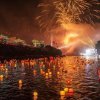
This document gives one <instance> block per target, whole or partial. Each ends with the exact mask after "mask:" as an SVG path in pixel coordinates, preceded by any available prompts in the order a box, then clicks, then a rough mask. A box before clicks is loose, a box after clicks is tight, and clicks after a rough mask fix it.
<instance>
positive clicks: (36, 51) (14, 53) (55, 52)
mask: <svg viewBox="0 0 100 100" xmlns="http://www.w3.org/2000/svg"><path fill="white" fill-rule="evenodd" d="M61 55H62V52H61V50H59V49H56V48H54V47H51V46H49V45H47V46H45V47H42V48H36V47H32V46H27V45H11V44H0V59H1V60H2V59H26V58H40V57H49V56H61Z"/></svg>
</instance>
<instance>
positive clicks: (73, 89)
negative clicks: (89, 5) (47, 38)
mask: <svg viewBox="0 0 100 100" xmlns="http://www.w3.org/2000/svg"><path fill="white" fill-rule="evenodd" d="M97 68H98V66H97V63H96V61H95V60H93V59H92V60H86V59H85V58H83V57H74V56H72V57H63V58H60V57H57V58H53V57H51V58H50V59H48V58H40V59H31V60H29V59H27V60H21V61H19V60H15V59H13V60H10V61H4V63H2V64H0V100H9V99H11V100H18V99H20V100H66V99H67V100H89V99H90V100H99V99H100V82H99V77H98V74H97Z"/></svg>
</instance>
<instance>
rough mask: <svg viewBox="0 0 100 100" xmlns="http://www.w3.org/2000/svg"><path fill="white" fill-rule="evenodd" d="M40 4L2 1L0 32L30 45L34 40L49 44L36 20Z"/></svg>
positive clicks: (27, 0)
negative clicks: (23, 40)
mask: <svg viewBox="0 0 100 100" xmlns="http://www.w3.org/2000/svg"><path fill="white" fill-rule="evenodd" d="M99 1H100V0H99ZM40 2H41V0H0V32H6V33H5V34H8V35H10V36H16V37H19V38H21V39H25V40H26V41H27V42H28V43H30V42H31V40H32V39H39V40H45V41H46V42H47V40H48V38H47V36H46V35H44V34H43V33H42V32H40V29H39V26H38V24H37V22H36V20H35V18H36V16H37V15H38V12H39V8H37V5H38V4H39V3H40ZM49 42H50V41H49Z"/></svg>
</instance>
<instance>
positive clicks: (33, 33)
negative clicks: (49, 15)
mask: <svg viewBox="0 0 100 100" xmlns="http://www.w3.org/2000/svg"><path fill="white" fill-rule="evenodd" d="M39 2H40V0H0V32H7V33H6V34H9V35H10V36H16V37H20V38H22V39H25V40H26V41H27V42H30V41H31V39H33V38H36V39H41V40H42V39H43V35H42V36H40V35H39V34H40V31H39V27H38V24H37V23H36V20H35V18H36V16H37V14H38V8H37V5H38V4H39ZM38 36H39V37H38Z"/></svg>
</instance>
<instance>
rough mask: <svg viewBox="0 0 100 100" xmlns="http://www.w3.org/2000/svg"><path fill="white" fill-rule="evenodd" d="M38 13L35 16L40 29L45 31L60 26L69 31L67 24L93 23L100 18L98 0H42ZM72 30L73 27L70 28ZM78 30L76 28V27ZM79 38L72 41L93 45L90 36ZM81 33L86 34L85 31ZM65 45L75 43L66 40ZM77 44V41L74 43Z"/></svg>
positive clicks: (68, 45) (50, 30)
mask: <svg viewBox="0 0 100 100" xmlns="http://www.w3.org/2000/svg"><path fill="white" fill-rule="evenodd" d="M38 7H39V8H40V15H39V16H38V17H37V18H36V20H37V22H38V23H39V25H40V29H41V30H42V31H45V32H47V33H48V32H51V33H52V31H53V30H55V29H56V28H62V29H65V30H66V31H71V29H70V27H71V28H72V27H73V26H71V25H70V27H68V24H90V25H92V26H93V25H94V24H95V23H96V21H98V20H100V3H99V1H98V0H43V2H42V3H40V4H39V5H38ZM72 30H73V29H72ZM77 30H78V29H77ZM78 35H79V38H77V41H74V42H81V43H82V44H84V45H87V46H89V47H94V41H93V40H92V38H91V37H90V36H86V37H85V38H83V37H82V36H81V34H78ZM83 35H86V33H85V34H84V33H83ZM66 41H67V42H68V43H67V46H65V45H64V46H62V47H61V48H63V47H70V46H73V45H75V43H73V41H68V40H66ZM76 44H77V43H76Z"/></svg>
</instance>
